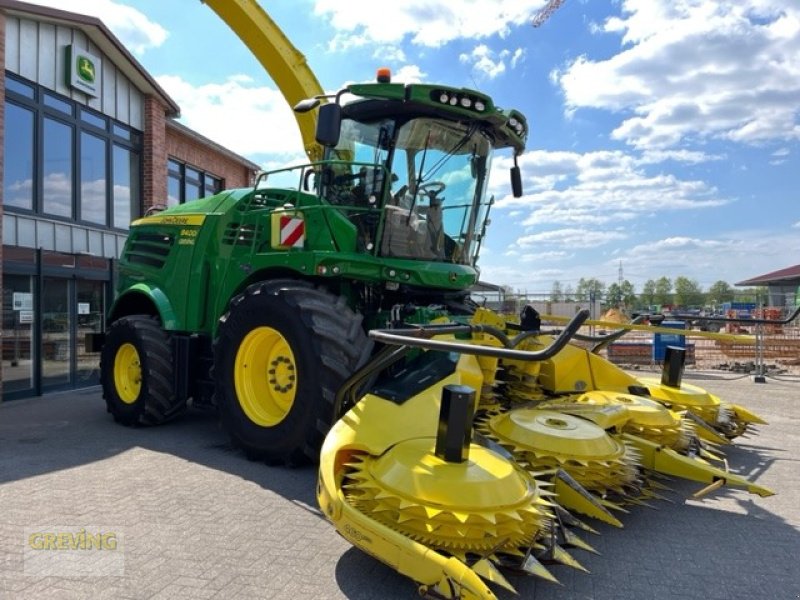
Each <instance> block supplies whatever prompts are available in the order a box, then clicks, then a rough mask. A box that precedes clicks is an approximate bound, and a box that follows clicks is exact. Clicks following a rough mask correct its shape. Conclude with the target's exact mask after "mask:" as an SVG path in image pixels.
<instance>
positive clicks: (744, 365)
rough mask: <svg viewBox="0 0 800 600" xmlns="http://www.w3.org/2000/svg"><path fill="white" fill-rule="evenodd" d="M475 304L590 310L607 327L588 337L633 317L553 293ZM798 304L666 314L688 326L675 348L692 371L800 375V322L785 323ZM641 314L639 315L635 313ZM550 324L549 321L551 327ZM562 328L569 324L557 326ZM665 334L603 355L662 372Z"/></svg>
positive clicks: (547, 311) (550, 311) (562, 313)
mask: <svg viewBox="0 0 800 600" xmlns="http://www.w3.org/2000/svg"><path fill="white" fill-rule="evenodd" d="M474 297H475V299H476V300H477V301H478V302H479V303H481V304H483V305H484V306H486V307H487V308H491V309H493V310H496V311H499V312H501V313H503V314H505V315H506V316H507V317H508V318H510V319H514V318H515V317H516V316H517V315H518V314H519V312H520V311H521V309H522V308H523V307H524V306H526V305H531V306H533V307H534V308H535V309H536V310H537V311H538V312H539V313H540V314H541V315H543V316H546V315H553V316H556V317H561V318H562V319H563V318H567V317H572V316H573V315H574V314H575V313H577V312H578V311H579V310H581V309H588V310H589V311H590V315H591V316H590V319H592V320H594V321H597V322H600V323H601V324H596V325H590V326H588V327H587V328H586V330H587V333H590V334H601V333H609V332H610V331H612V330H613V329H614V322H620V323H627V322H629V315H626V314H624V313H623V312H622V311H619V310H610V309H608V308H607V307H605V306H604V305H603V304H602V303H601V302H598V301H594V302H592V301H584V302H577V301H575V302H553V301H552V300H550V299H549V295H547V294H539V295H533V294H526V295H511V294H499V293H496V292H495V293H494V296H492V294H491V293H489V294H479V295H477V296H474ZM791 300H792V304H788V299H787V304H785V305H784V306H771V307H770V306H758V305H756V304H755V303H753V302H746V301H745V300H741V299H740V300H736V301H733V302H731V303H730V304H729V305H728V307H727V308H726V307H725V306H721V307H720V308H719V309H718V310H716V311H711V310H707V311H698V314H697V315H696V318H686V315H685V313H681V314H682V315H683V317H682V318H681V320H680V321H678V322H677V324H675V323H669V321H670V319H671V318H675V317H671V315H670V313H669V312H668V313H667V314H665V315H663V319H664V321H666V322H667V323H668V324H669V325H671V326H672V327H683V328H684V329H683V331H676V333H675V334H674V337H676V338H680V339H677V340H671V341H670V342H669V343H671V344H675V343H676V342H678V345H685V348H686V366H687V368H689V369H693V368H694V369H703V370H721V371H731V372H736V373H743V374H751V375H755V376H763V375H780V374H790V375H799V374H800V319H795V320H794V321H792V322H791V323H788V324H783V323H780V322H779V321H781V320H783V319H786V318H788V317H789V316H790V315H791V314H792V313H793V312H794V311H795V310H796V309H795V307H794V306H793V303H794V298H793V297H792V299H791ZM630 312H631V313H635V312H636V311H630ZM709 317H713V318H715V319H722V318H738V319H741V320H739V321H724V320H722V321H714V320H709ZM748 319H766V320H772V321H776V322H775V323H764V324H758V323H755V322H754V323H748V322H747V320H748ZM546 322H547V321H546V320H545V323H546ZM554 323H555V324H556V325H557V324H560V323H563V321H559V322H554ZM669 337H670V336H669V335H665V334H664V333H655V332H653V331H629V332H628V333H626V334H625V335H624V336H623V337H622V338H620V339H619V340H618V341H616V342H614V343H612V344H610V345H609V346H607V347H606V348H605V349H603V350H602V351H601V354H602V355H604V356H606V357H607V358H608V359H609V360H611V361H612V362H614V363H616V364H619V365H620V366H623V367H625V368H630V367H633V368H652V369H654V370H655V369H658V368H660V365H661V361H662V360H663V352H660V350H662V349H663V344H664V343H665V341H667V338H669Z"/></svg>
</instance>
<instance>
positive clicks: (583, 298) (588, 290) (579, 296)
mask: <svg viewBox="0 0 800 600" xmlns="http://www.w3.org/2000/svg"><path fill="white" fill-rule="evenodd" d="M605 288H606V285H605V284H604V283H603V282H602V281H600V280H599V279H595V278H594V277H590V278H589V279H585V278H583V277H581V278H580V279H579V280H578V286H577V287H576V288H575V299H576V300H577V301H578V302H588V301H589V300H591V298H592V296H594V299H595V300H597V301H599V300H600V298H601V297H602V295H603V291H604V290H605Z"/></svg>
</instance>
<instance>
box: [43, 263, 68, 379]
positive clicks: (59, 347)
mask: <svg viewBox="0 0 800 600" xmlns="http://www.w3.org/2000/svg"><path fill="white" fill-rule="evenodd" d="M69 300H70V281H69V280H68V279H61V278H56V277H45V278H44V279H43V283H42V346H41V348H42V387H43V388H52V387H63V386H67V385H69V383H70V362H71V357H72V345H73V344H72V342H73V340H72V339H71V335H70V333H71V330H72V326H71V317H72V316H71V314H70V310H69V306H70V301H69Z"/></svg>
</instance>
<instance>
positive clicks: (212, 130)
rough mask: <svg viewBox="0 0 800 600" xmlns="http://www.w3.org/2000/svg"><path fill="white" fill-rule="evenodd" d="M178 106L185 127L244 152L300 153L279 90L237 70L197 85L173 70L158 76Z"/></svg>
mask: <svg viewBox="0 0 800 600" xmlns="http://www.w3.org/2000/svg"><path fill="white" fill-rule="evenodd" d="M157 80H158V82H159V84H161V85H162V86H163V87H164V89H165V90H166V92H167V93H168V94H169V95H170V96H171V97H172V98H174V99H175V101H176V102H177V103H178V104H179V105H180V107H181V114H182V115H183V116H182V118H181V120H182V121H183V122H184V123H185V124H186V126H188V127H190V128H191V129H194V130H195V131H198V132H199V133H201V134H202V135H204V136H206V137H208V138H209V139H211V140H213V141H215V142H217V143H219V144H222V145H223V146H225V147H227V148H230V149H231V150H232V151H234V152H237V153H239V154H243V155H245V156H248V155H250V156H252V155H257V154H275V155H281V156H283V157H284V158H285V157H287V156H295V155H298V154H301V153H302V152H303V145H302V141H301V139H300V131H299V129H298V126H297V121H296V120H295V115H294V113H293V112H292V110H291V108H289V105H288V104H286V100H285V99H284V97H283V94H281V93H280V92H279V91H278V90H277V89H274V88H271V87H267V86H262V85H258V84H257V83H255V82H254V81H253V80H252V79H251V78H249V77H246V76H241V75H234V76H231V77H229V78H228V79H227V80H226V81H224V82H222V83H206V84H202V85H199V86H195V85H193V84H191V83H189V82H188V81H186V80H184V79H183V78H182V77H180V76H177V75H163V76H161V77H158V78H157Z"/></svg>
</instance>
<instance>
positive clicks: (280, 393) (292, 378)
mask: <svg viewBox="0 0 800 600" xmlns="http://www.w3.org/2000/svg"><path fill="white" fill-rule="evenodd" d="M233 379H234V385H235V387H236V397H237V398H238V399H239V405H240V406H241V407H242V410H243V411H244V413H245V414H246V415H247V417H248V418H249V419H250V420H251V421H252V422H253V423H255V424H256V425H260V426H262V427H273V426H275V425H277V424H278V423H280V422H281V421H283V420H284V419H285V418H286V415H287V414H289V410H291V408H292V404H294V398H295V394H296V392H297V367H296V363H295V360H294V353H293V352H292V348H291V346H289V343H288V342H287V341H286V338H285V337H283V335H281V333H280V332H278V331H277V330H275V329H273V328H272V327H257V328H255V329H253V330H252V331H251V332H250V333H248V334H247V336H245V338H244V340H242V344H241V346H239V350H238V351H237V352H236V359H235V361H234V365H233Z"/></svg>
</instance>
